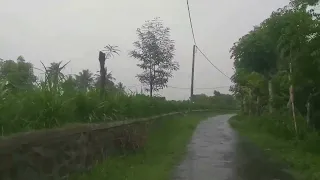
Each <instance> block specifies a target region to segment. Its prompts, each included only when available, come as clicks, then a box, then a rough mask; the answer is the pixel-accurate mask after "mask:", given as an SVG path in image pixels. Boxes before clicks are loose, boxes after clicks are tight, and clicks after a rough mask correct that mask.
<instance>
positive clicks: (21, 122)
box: [0, 57, 234, 135]
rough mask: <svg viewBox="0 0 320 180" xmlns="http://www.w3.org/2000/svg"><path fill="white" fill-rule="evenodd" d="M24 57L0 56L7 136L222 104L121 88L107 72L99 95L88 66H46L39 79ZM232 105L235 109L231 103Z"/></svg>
mask: <svg viewBox="0 0 320 180" xmlns="http://www.w3.org/2000/svg"><path fill="white" fill-rule="evenodd" d="M21 58H22V57H19V58H18V60H17V61H13V60H1V61H0V75H1V76H0V128H1V129H0V133H1V135H8V134H12V133H16V132H21V131H28V130H34V129H43V128H54V127H59V126H62V125H65V124H68V123H98V122H104V121H113V120H124V119H127V118H140V117H149V116H154V115H158V114H164V113H170V112H177V111H188V110H190V109H213V108H216V109H217V108H219V109H221V108H223V106H219V102H217V103H216V102H214V103H215V105H214V106H213V104H214V103H211V104H210V103H207V102H201V101H198V102H196V103H193V104H192V103H190V102H189V101H167V100H166V99H165V98H164V97H149V96H145V95H143V94H132V93H130V94H129V93H127V92H126V91H125V86H124V85H123V84H122V83H121V82H119V83H118V84H115V83H114V80H115V78H113V77H112V75H111V74H110V73H107V75H106V88H105V91H106V93H104V94H105V97H104V98H101V94H100V82H99V81H100V78H99V76H95V75H94V74H93V73H91V72H90V71H89V70H88V69H86V70H82V71H81V72H79V73H78V74H76V75H64V74H63V73H62V69H63V68H64V67H65V65H66V64H63V63H62V62H59V63H51V65H50V66H49V67H45V68H44V69H45V70H44V73H45V77H44V78H43V80H42V79H41V78H39V77H38V78H37V77H36V76H35V75H34V73H33V69H34V68H33V65H32V64H31V63H29V62H26V61H25V60H24V59H23V61H22V60H21ZM233 109H234V108H233Z"/></svg>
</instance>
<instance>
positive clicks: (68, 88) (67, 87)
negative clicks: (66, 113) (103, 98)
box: [61, 75, 78, 95]
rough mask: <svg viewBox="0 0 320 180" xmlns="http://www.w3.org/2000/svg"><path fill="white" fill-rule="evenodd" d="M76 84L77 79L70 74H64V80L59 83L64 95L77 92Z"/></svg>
mask: <svg viewBox="0 0 320 180" xmlns="http://www.w3.org/2000/svg"><path fill="white" fill-rule="evenodd" d="M77 86H78V83H77V80H76V79H75V78H74V77H73V76H72V75H68V76H66V78H65V81H64V82H62V83H61V87H62V90H63V93H64V94H66V95H73V94H74V93H75V92H77V90H78V88H77Z"/></svg>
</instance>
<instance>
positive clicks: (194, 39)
mask: <svg viewBox="0 0 320 180" xmlns="http://www.w3.org/2000/svg"><path fill="white" fill-rule="evenodd" d="M187 6H188V13H189V20H190V27H191V31H192V37H193V42H194V45H197V43H196V38H195V35H194V30H193V25H192V19H191V12H190V6H189V0H187Z"/></svg>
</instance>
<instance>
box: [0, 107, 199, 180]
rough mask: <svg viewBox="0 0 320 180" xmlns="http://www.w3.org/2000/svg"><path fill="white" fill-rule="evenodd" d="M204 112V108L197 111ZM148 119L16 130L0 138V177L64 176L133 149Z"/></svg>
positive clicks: (13, 179) (16, 179) (143, 136)
mask: <svg viewBox="0 0 320 180" xmlns="http://www.w3.org/2000/svg"><path fill="white" fill-rule="evenodd" d="M198 111H204V110H198ZM177 114H181V113H179V112H175V113H169V114H164V115H160V116H154V117H150V118H144V119H137V120H127V121H117V122H112V123H101V124H74V125H69V126H67V127H64V128H59V129H51V130H41V131H34V132H27V133H19V134H16V135H13V136H9V137H3V138H1V139H0V180H9V179H10V180H29V179H30V180H44V179H64V178H67V177H68V174H69V173H71V172H72V173H73V172H83V171H86V170H89V169H90V168H91V167H92V166H94V165H95V164H96V163H97V162H99V161H102V160H106V159H108V156H109V155H110V154H113V153H116V152H119V151H120V152H121V151H124V150H136V149H139V148H141V147H143V146H144V144H145V142H146V140H147V134H148V133H147V132H148V126H149V125H150V123H152V122H153V121H152V120H155V119H158V118H161V117H165V116H171V115H177Z"/></svg>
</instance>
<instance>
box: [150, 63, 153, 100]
mask: <svg viewBox="0 0 320 180" xmlns="http://www.w3.org/2000/svg"><path fill="white" fill-rule="evenodd" d="M149 85H150V97H152V91H153V77H152V68H151V67H150V84H149Z"/></svg>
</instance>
